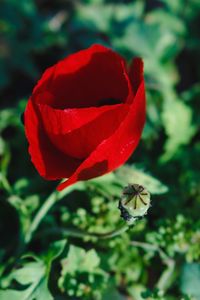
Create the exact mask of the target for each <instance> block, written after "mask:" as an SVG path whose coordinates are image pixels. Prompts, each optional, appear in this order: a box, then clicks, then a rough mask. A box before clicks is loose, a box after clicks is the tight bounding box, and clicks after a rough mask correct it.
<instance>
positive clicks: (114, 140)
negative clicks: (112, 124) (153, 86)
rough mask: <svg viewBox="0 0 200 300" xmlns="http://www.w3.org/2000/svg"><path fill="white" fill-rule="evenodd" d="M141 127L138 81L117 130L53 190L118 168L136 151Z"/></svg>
mask: <svg viewBox="0 0 200 300" xmlns="http://www.w3.org/2000/svg"><path fill="white" fill-rule="evenodd" d="M144 123H145V87H144V81H143V79H142V81H141V83H140V86H139V88H138V90H137V93H136V96H135V99H134V101H133V103H132V105H131V109H130V111H129V113H128V114H127V116H126V118H125V119H124V121H123V122H122V123H121V125H120V127H119V128H118V129H117V130H116V131H115V133H114V134H113V135H112V136H111V137H109V138H108V139H107V140H105V141H103V142H102V143H101V144H100V145H99V146H98V147H97V148H96V150H94V151H93V152H92V153H91V155H90V156H89V157H88V158H87V159H86V160H84V161H83V163H82V164H81V165H80V166H79V167H78V168H77V170H76V171H75V172H74V174H73V175H72V176H71V177H70V178H69V179H68V180H67V181H65V182H63V183H61V184H60V185H59V186H58V188H57V189H58V190H59V191H61V190H63V189H64V188H66V187H67V186H69V185H71V184H73V183H75V182H77V181H79V180H88V179H91V178H93V177H97V176H100V175H103V174H106V173H108V172H110V171H113V170H114V169H116V168H117V167H119V166H120V165H122V164H123V163H124V162H125V161H126V160H127V159H128V158H129V157H130V155H131V154H132V152H133V151H134V149H135V148H136V147H137V144H138V142H139V140H140V137H141V133H142V129H143V127H144Z"/></svg>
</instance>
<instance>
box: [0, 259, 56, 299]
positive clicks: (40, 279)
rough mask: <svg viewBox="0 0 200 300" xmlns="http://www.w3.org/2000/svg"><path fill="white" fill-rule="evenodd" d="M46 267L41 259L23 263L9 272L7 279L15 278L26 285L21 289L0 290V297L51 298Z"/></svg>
mask: <svg viewBox="0 0 200 300" xmlns="http://www.w3.org/2000/svg"><path fill="white" fill-rule="evenodd" d="M45 273H46V268H45V265H44V263H43V262H42V261H35V262H30V263H26V264H24V265H23V266H22V267H21V268H20V269H18V270H15V271H14V272H13V273H11V275H10V278H9V280H10V281H12V280H16V281H17V282H18V283H19V284H21V285H22V286H23V285H28V287H27V288H25V289H21V290H14V289H7V290H1V291H0V299H1V300H8V299H15V300H34V299H37V300H44V299H45V300H53V297H52V295H51V294H50V292H49V290H48V279H47V277H46V274H45Z"/></svg>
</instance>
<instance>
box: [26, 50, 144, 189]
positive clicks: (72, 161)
mask: <svg viewBox="0 0 200 300" xmlns="http://www.w3.org/2000/svg"><path fill="white" fill-rule="evenodd" d="M144 123H145V88H144V78H143V63H142V60H141V59H139V58H136V59H134V60H133V62H132V64H131V66H130V68H127V67H126V63H125V61H124V59H123V58H122V57H121V56H120V55H118V54H117V53H115V52H113V51H112V50H111V49H109V48H106V47H104V46H101V45H93V46H91V47H90V48H88V49H86V50H82V51H80V52H77V53H75V54H72V55H70V56H68V57H67V58H65V59H64V60H61V61H60V62H58V63H57V64H56V65H54V66H52V67H50V68H49V69H47V70H46V71H45V72H44V74H43V76H42V78H41V79H40V80H39V82H38V83H37V85H36V87H35V88H34V90H33V94H32V96H31V97H30V99H29V101H28V104H27V107H26V110H25V132H26V137H27V139H28V142H29V153H30V155H31V159H32V162H33V164H34V165H35V167H36V169H37V170H38V172H39V173H40V175H41V176H43V177H44V178H45V179H49V180H55V179H63V178H68V179H67V180H66V181H65V182H63V183H61V184H60V185H59V186H58V190H62V189H63V188H65V187H67V186H69V185H71V184H73V183H75V182H77V181H79V180H87V179H90V178H94V177H97V176H100V175H103V174H105V173H108V172H110V171H113V170H114V169H116V168H117V167H119V166H120V165H122V164H123V163H124V162H125V161H126V160H127V159H128V158H129V157H130V155H131V154H132V153H133V151H134V149H135V148H136V146H137V144H138V142H139V139H140V137H141V133H142V129H143V126H144Z"/></svg>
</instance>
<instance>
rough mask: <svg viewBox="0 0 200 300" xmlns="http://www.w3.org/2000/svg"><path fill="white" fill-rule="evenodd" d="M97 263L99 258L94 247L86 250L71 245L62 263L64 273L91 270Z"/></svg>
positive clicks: (93, 269)
mask: <svg viewBox="0 0 200 300" xmlns="http://www.w3.org/2000/svg"><path fill="white" fill-rule="evenodd" d="M65 263H66V264H65ZM99 263H100V259H99V257H98V255H97V253H96V252H95V250H94V249H92V250H89V251H87V252H86V251H85V250H84V249H82V248H79V247H76V246H73V245H71V246H70V249H69V253H68V256H67V258H66V259H65V260H63V263H62V265H63V266H65V267H64V272H65V273H66V272H67V273H74V272H76V271H79V272H93V271H95V269H96V268H97V267H98V266H99Z"/></svg>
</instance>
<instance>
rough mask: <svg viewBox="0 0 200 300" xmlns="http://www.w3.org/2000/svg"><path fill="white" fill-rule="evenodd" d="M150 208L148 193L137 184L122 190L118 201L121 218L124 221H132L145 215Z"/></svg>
mask: <svg viewBox="0 0 200 300" xmlns="http://www.w3.org/2000/svg"><path fill="white" fill-rule="evenodd" d="M149 206H150V193H149V192H148V191H147V190H146V189H145V188H144V187H143V186H142V185H139V184H129V185H128V186H126V187H125V188H124V190H123V193H122V197H121V199H120V201H119V209H120V211H121V217H122V218H123V219H124V220H125V221H128V222H129V221H133V220H134V219H135V218H137V217H142V216H144V215H145V214H146V213H147V210H148V209H149Z"/></svg>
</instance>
